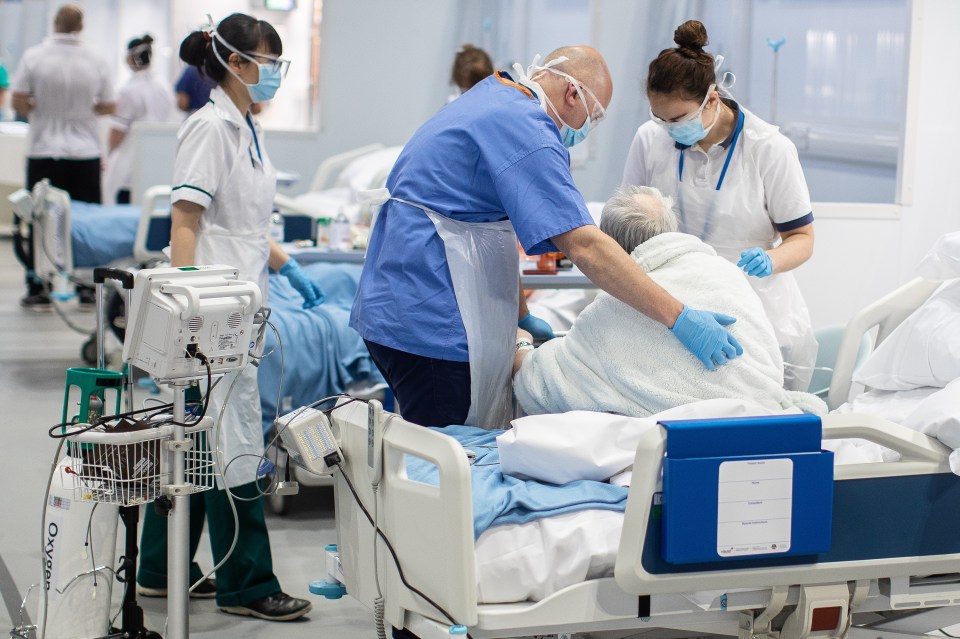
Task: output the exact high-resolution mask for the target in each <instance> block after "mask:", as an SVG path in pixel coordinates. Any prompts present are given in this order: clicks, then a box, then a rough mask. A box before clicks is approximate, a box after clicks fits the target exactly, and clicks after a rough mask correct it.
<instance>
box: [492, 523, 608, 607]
mask: <svg viewBox="0 0 960 639" xmlns="http://www.w3.org/2000/svg"><path fill="white" fill-rule="evenodd" d="M622 529H623V513H622V512H615V511H610V510H581V511H579V512H574V513H568V514H565V515H558V516H556V517H548V518H546V519H538V520H535V521H531V522H528V523H526V524H506V525H503V526H494V527H493V528H489V529H487V530H486V531H484V533H483V534H482V535H480V538H479V539H478V540H477V543H476V549H475V556H476V566H477V601H478V602H479V603H510V602H515V601H540V600H541V599H544V598H545V597H547V596H549V595H551V594H553V593H555V592H557V591H559V590H562V589H563V588H566V587H567V586H571V585H573V584H577V583H580V582H582V581H587V580H588V579H598V578H600V577H608V576H611V575H613V566H614V563H615V562H616V559H617V547H618V546H619V545H620V531H621V530H622Z"/></svg>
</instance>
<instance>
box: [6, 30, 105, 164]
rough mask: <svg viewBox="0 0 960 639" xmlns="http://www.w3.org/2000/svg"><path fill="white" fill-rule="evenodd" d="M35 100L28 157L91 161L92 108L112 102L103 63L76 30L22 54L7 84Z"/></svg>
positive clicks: (97, 148) (96, 137)
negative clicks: (74, 32) (10, 82)
mask: <svg viewBox="0 0 960 639" xmlns="http://www.w3.org/2000/svg"><path fill="white" fill-rule="evenodd" d="M10 88H11V90H12V91H13V93H28V94H30V95H31V96H32V97H33V99H34V100H35V102H36V106H35V107H34V109H33V111H31V112H30V116H29V119H30V134H29V138H28V142H27V157H30V158H57V159H68V160H89V159H93V158H98V157H100V155H101V145H100V132H99V129H98V127H97V116H96V114H95V113H94V112H93V106H94V104H95V103H97V102H110V101H111V100H112V99H113V87H112V85H111V82H110V78H109V77H108V76H107V64H106V62H104V61H103V60H102V59H101V58H100V56H98V55H97V54H96V53H94V52H93V51H91V50H90V49H88V48H87V47H85V46H83V43H82V42H81V40H80V38H79V37H78V35H77V34H68V33H58V34H55V35H52V36H50V37H49V38H47V39H46V40H44V41H43V42H42V43H40V44H38V45H36V46H33V47H30V48H29V49H27V50H26V51H25V52H24V53H23V57H22V58H21V59H20V64H19V66H18V67H17V71H16V73H15V74H14V78H13V83H12V85H11V87H10Z"/></svg>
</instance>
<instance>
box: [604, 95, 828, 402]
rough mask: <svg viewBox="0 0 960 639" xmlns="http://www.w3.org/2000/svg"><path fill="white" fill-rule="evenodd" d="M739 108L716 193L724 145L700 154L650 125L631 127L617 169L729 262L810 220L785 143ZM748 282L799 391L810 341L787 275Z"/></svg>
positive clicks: (813, 346) (803, 187) (810, 359)
mask: <svg viewBox="0 0 960 639" xmlns="http://www.w3.org/2000/svg"><path fill="white" fill-rule="evenodd" d="M734 106H736V105H734ZM739 108H740V110H741V111H742V112H743V114H744V120H743V131H742V133H741V134H740V136H739V139H738V140H737V143H736V146H735V147H734V148H733V152H732V153H731V154H730V162H729V166H727V170H726V174H725V175H724V177H723V182H722V184H721V188H720V189H719V190H717V188H716V187H717V183H718V182H719V181H720V176H721V174H723V171H724V166H725V164H726V161H727V156H728V150H729V146H727V145H726V144H715V145H714V146H712V147H711V148H710V149H709V150H707V151H704V150H703V149H701V148H700V147H699V146H698V145H694V146H692V147H686V148H685V149H684V150H681V149H680V148H678V146H677V145H676V144H675V143H674V141H673V139H672V138H670V135H669V134H668V133H667V132H666V131H665V130H664V129H663V128H662V127H660V126H658V125H657V124H656V123H655V122H653V121H650V122H646V123H645V124H643V125H642V126H641V127H640V128H639V129H638V130H637V134H636V136H635V137H634V139H633V144H632V145H631V147H630V153H629V155H628V156H627V162H626V165H625V166H624V170H623V184H637V185H645V186H653V187H656V188H658V189H660V191H661V192H662V193H663V194H664V195H669V196H671V197H673V198H674V199H675V201H676V202H677V208H678V213H679V218H680V231H682V232H684V233H690V234H691V235H695V236H697V237H699V238H700V239H702V240H704V241H705V242H706V243H707V244H709V245H710V246H712V247H713V248H714V249H715V250H716V251H717V253H718V254H719V255H721V256H722V257H724V258H726V259H728V260H730V261H732V262H734V263H735V262H737V261H738V260H739V259H740V253H741V252H742V251H744V250H745V249H748V248H751V247H754V246H759V247H760V248H763V249H765V250H766V249H770V248H773V247H775V246H777V245H778V244H780V241H781V240H780V231H781V230H782V231H787V230H792V229H793V228H799V227H801V226H805V225H806V224H809V223H812V222H813V215H812V211H811V205H810V193H809V190H808V189H807V182H806V179H805V178H804V176H803V169H802V168H801V166H800V160H799V158H798V156H797V149H796V147H795V146H794V144H793V142H791V141H790V140H789V139H787V138H786V137H785V136H784V135H783V134H782V133H780V131H779V130H778V129H777V127H775V126H773V125H770V124H768V123H766V122H764V121H763V120H761V119H760V118H758V117H757V116H755V115H753V114H752V113H750V112H749V111H747V110H746V109H743V107H742V106H741V107H739ZM681 153H683V176H682V180H681V179H680V170H679V168H680V154H681ZM744 277H747V276H746V275H744ZM748 281H749V282H750V284H751V285H752V286H753V288H754V290H756V291H757V293H758V294H759V295H760V299H761V301H763V305H764V308H765V309H766V311H767V314H768V316H769V317H770V320H771V322H772V323H773V326H774V329H775V330H776V332H777V338H778V339H779V341H780V347H781V350H782V351H783V359H784V361H785V362H786V363H787V364H788V365H789V366H788V367H787V369H786V371H785V376H786V383H787V388H788V389H790V390H806V389H807V384H808V383H809V380H810V376H811V374H812V370H809V369H808V367H811V366H813V364H814V362H815V361H816V354H817V343H816V339H815V338H814V336H813V329H812V327H811V325H810V314H809V311H808V310H807V306H806V303H805V302H804V301H803V297H802V295H801V293H800V289H799V287H798V286H797V283H796V280H795V279H794V277H793V274H792V273H778V274H775V275H771V276H769V277H765V278H756V277H748ZM681 301H682V300H681Z"/></svg>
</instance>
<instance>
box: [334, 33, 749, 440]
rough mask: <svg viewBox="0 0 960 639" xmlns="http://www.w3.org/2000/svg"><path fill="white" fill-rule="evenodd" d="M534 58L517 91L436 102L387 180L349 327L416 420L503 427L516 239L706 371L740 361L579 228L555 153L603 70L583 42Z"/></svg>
mask: <svg viewBox="0 0 960 639" xmlns="http://www.w3.org/2000/svg"><path fill="white" fill-rule="evenodd" d="M548 59H549V60H550V61H549V62H548V63H546V64H544V65H543V66H537V65H536V63H535V64H534V65H532V67H531V69H530V70H529V72H532V73H533V76H532V77H527V75H526V74H523V77H521V78H519V79H520V83H519V84H518V83H517V82H514V81H513V80H512V79H511V78H510V76H508V75H506V74H505V73H502V72H501V73H497V74H495V75H493V76H491V77H488V78H487V79H485V80H482V81H481V82H479V83H478V84H476V85H475V86H474V87H473V88H472V89H471V90H470V91H467V92H466V93H464V94H463V95H462V96H461V97H459V98H458V99H456V100H454V101H453V102H451V103H450V104H448V105H447V106H446V107H444V108H443V109H441V110H440V111H439V113H437V115H435V116H434V117H433V118H431V119H430V120H429V121H427V123H426V124H424V125H423V126H422V127H420V129H419V130H418V131H417V132H416V133H415V134H414V136H413V138H412V139H411V140H410V141H409V142H408V143H407V145H406V146H405V147H404V149H403V152H402V153H401V154H400V157H399V158H398V159H397V162H396V164H395V165H394V167H393V170H392V171H391V173H390V176H389V178H388V179H387V187H388V190H389V196H391V197H390V198H389V200H388V201H386V203H385V204H384V206H383V208H382V209H381V211H380V214H379V216H378V218H377V224H376V227H375V228H374V230H373V233H372V237H371V241H370V248H369V249H368V251H367V259H366V261H365V263H364V267H363V273H362V275H361V278H360V287H359V290H358V292H357V298H356V300H355V302H354V306H353V311H352V314H351V317H350V324H351V326H353V327H354V328H355V329H356V330H357V331H358V332H359V333H360V335H361V336H362V337H363V338H364V340H365V341H366V343H367V346H368V348H369V349H370V353H371V355H372V356H373V359H374V361H375V362H376V364H377V366H378V367H379V368H380V370H381V371H382V372H383V373H384V376H385V377H386V379H387V381H388V382H389V384H390V386H391V388H392V389H393V391H394V393H395V394H396V396H397V399H398V402H399V404H400V408H401V411H402V413H403V417H404V418H405V419H408V420H410V421H413V422H415V423H419V424H425V425H441V426H445V425H448V424H462V423H467V424H476V425H481V426H485V427H495V426H500V425H503V424H505V423H506V420H507V419H508V418H509V414H510V403H511V391H510V373H511V365H512V361H513V355H514V350H515V341H516V327H517V322H518V318H524V319H525V320H526V323H527V325H529V319H528V318H527V315H528V312H527V308H526V302H525V300H524V299H522V295H521V296H520V297H521V299H520V300H519V302H518V293H519V292H520V291H519V273H518V259H517V249H516V242H517V237H518V236H519V238H520V243H521V244H522V245H523V247H524V249H525V250H526V252H527V254H530V255H537V254H540V253H544V252H548V251H556V250H560V251H563V252H564V253H565V254H566V255H568V256H569V257H570V258H571V260H573V262H574V263H575V264H577V265H578V266H579V267H580V269H581V270H582V271H583V272H584V273H585V274H586V275H587V276H588V277H590V279H591V280H593V281H594V282H596V283H597V284H598V285H599V286H600V287H601V288H602V289H604V290H605V291H607V292H608V293H610V294H611V295H614V296H615V297H617V298H619V299H621V300H623V301H624V302H626V303H627V304H629V305H630V306H632V307H633V308H634V309H636V310H638V311H640V312H641V313H644V314H645V315H647V316H649V317H651V318H653V319H655V320H657V321H658V322H660V323H661V324H663V325H664V328H663V330H665V331H666V330H669V328H670V327H672V330H673V332H674V334H675V335H676V336H677V337H678V338H679V339H680V340H681V341H682V342H683V344H684V345H685V346H686V347H687V348H688V349H689V350H691V351H692V352H693V353H694V354H695V355H696V356H697V357H699V358H700V360H701V361H702V362H703V363H704V364H705V365H707V366H709V367H713V366H715V365H720V364H723V363H724V362H726V361H727V360H728V359H732V358H734V357H736V355H737V354H739V353H740V352H742V349H740V346H739V344H738V343H737V342H736V340H735V339H734V338H733V337H732V336H731V335H730V334H729V333H727V331H726V330H725V329H724V328H723V326H721V324H730V323H732V322H734V321H735V320H734V318H731V317H727V316H723V315H715V314H713V313H710V312H703V311H697V310H695V309H691V308H687V307H685V306H684V305H683V303H682V302H680V301H678V300H676V299H674V298H673V297H672V296H670V294H668V293H667V292H666V291H664V290H663V289H662V288H660V287H659V286H657V285H656V284H655V283H654V282H653V281H652V280H650V278H649V277H648V276H647V275H646V273H644V272H643V270H642V269H641V268H640V267H639V266H637V264H636V263H635V262H634V261H633V260H632V259H630V257H629V256H628V255H627V254H626V253H624V251H623V249H621V248H620V247H619V246H618V245H617V243H616V242H615V241H613V240H612V239H610V237H609V236H607V235H606V234H604V233H603V232H601V231H600V230H599V229H598V228H597V227H596V226H595V225H594V223H593V219H592V218H591V216H590V214H589V212H588V211H587V207H586V204H585V203H584V201H583V196H582V195H581V194H580V192H579V191H578V190H577V187H576V185H574V183H573V178H572V176H571V175H570V154H569V152H568V151H567V149H566V148H565V147H570V146H573V145H574V144H576V143H577V142H579V141H581V140H583V139H584V138H585V137H586V136H587V133H588V132H589V131H590V128H591V126H595V125H596V124H597V123H598V122H599V121H600V120H601V119H602V118H603V116H604V113H605V109H606V106H607V105H608V104H609V102H610V98H611V95H612V92H613V89H612V85H611V80H610V74H609V72H608V70H607V66H606V63H605V62H604V61H603V58H602V57H601V56H600V54H599V53H598V52H597V51H596V50H594V49H592V48H590V47H564V48H562V49H558V50H557V51H554V52H553V53H551V54H550V56H549V58H548ZM521 73H522V70H521ZM384 197H387V196H384ZM718 322H719V323H718ZM524 328H526V326H525V327H524ZM531 332H532V331H531Z"/></svg>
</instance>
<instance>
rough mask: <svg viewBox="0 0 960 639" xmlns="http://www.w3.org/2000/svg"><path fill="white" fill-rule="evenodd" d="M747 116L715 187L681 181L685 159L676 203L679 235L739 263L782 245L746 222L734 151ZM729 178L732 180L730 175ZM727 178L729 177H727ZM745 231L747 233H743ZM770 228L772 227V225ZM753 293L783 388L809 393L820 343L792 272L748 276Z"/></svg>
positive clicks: (740, 163)
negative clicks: (746, 255)
mask: <svg viewBox="0 0 960 639" xmlns="http://www.w3.org/2000/svg"><path fill="white" fill-rule="evenodd" d="M743 118H744V116H743V112H742V111H741V113H740V120H739V122H738V124H737V132H736V134H735V135H734V139H733V142H732V143H731V144H730V148H729V149H728V151H727V153H726V158H725V159H724V168H723V171H722V172H721V174H720V180H719V182H717V183H710V184H709V185H705V186H697V185H696V184H695V183H694V182H695V180H692V179H689V178H688V179H687V180H684V179H683V164H684V162H683V156H684V151H680V158H679V161H678V165H677V174H676V178H677V180H678V184H677V205H678V209H679V213H680V216H679V217H680V231H682V232H684V233H690V234H691V235H695V236H697V237H699V238H700V239H702V240H703V241H704V242H706V243H707V244H709V245H710V246H711V247H713V249H714V250H715V251H716V252H717V254H718V255H720V256H721V257H723V258H725V259H727V260H729V261H730V262H733V263H734V264H736V263H737V262H738V261H739V260H740V253H742V252H743V251H745V250H746V249H748V248H751V247H754V246H759V247H760V248H762V249H764V250H768V249H771V248H774V247H775V246H777V245H778V244H779V243H780V236H779V234H778V233H776V232H772V231H770V232H767V233H762V234H761V233H760V232H759V231H757V230H756V229H759V228H760V226H761V225H753V224H744V223H743V220H742V219H741V216H743V215H744V211H745V209H744V203H745V202H748V201H750V200H749V199H748V198H749V195H750V194H748V193H744V192H743V191H744V190H745V189H747V187H746V186H744V182H743V181H742V180H740V179H739V177H738V176H739V175H742V171H743V168H744V167H743V163H744V162H743V157H744V155H745V154H744V153H740V154H737V153H735V150H736V146H737V142H738V141H739V139H740V137H741V133H742V131H741V129H742V128H743ZM728 176H729V177H728ZM725 178H727V179H725ZM746 214H748V215H762V216H763V217H764V218H766V219H767V220H769V218H768V217H767V213H766V211H763V210H760V211H751V210H749V209H747V210H746ZM744 227H746V228H747V229H748V230H747V232H744ZM768 228H770V229H772V223H771V226H770V227H768ZM744 277H746V278H747V281H748V282H750V285H751V286H752V287H753V290H755V291H756V292H757V295H759V296H760V301H761V302H762V303H763V309H764V311H766V313H767V317H768V318H769V319H770V323H771V324H772V325H773V330H774V332H775V333H776V336H777V341H778V342H779V344H780V352H781V353H782V355H783V361H784V388H786V389H787V390H797V391H806V390H807V388H808V386H809V385H810V377H811V376H812V375H813V370H812V367H813V366H814V364H815V363H816V359H817V340H816V338H815V337H814V335H813V327H812V326H811V323H810V312H809V311H808V310H807V304H806V302H805V301H804V299H803V295H802V294H801V292H800V287H799V286H798V285H797V281H796V279H795V278H794V277H793V273H789V272H788V273H776V274H774V275H770V276H768V277H762V278H761V277H750V276H748V275H747V274H746V273H744Z"/></svg>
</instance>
